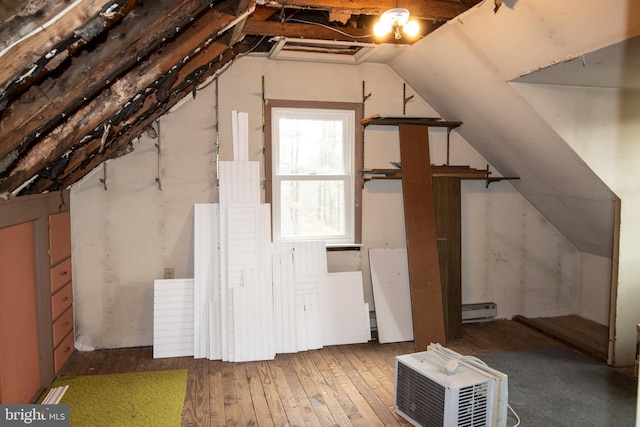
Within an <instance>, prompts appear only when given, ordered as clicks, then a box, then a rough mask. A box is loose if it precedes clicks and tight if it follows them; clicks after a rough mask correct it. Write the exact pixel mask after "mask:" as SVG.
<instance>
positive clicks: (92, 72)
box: [0, 0, 210, 172]
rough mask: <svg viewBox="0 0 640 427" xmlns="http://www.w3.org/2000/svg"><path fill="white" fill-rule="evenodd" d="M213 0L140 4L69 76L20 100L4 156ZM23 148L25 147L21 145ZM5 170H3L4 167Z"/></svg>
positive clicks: (3, 135) (1, 141)
mask: <svg viewBox="0 0 640 427" xmlns="http://www.w3.org/2000/svg"><path fill="white" fill-rule="evenodd" d="M209 4H210V0H158V1H155V2H145V3H144V4H142V5H141V6H140V7H139V9H136V15H137V16H138V17H135V18H133V17H132V18H130V19H125V20H124V22H123V23H122V24H121V25H119V26H118V28H117V29H115V30H114V33H113V34H110V37H113V38H114V39H118V40H119V42H118V43H103V44H101V45H100V46H98V47H97V48H96V49H94V50H93V51H91V52H87V53H85V54H83V55H80V56H79V57H78V58H75V59H74V60H73V62H72V64H71V66H70V67H69V68H68V69H67V70H66V72H65V77H64V79H59V78H51V79H48V80H45V81H44V82H43V83H42V84H40V85H38V86H34V87H32V88H31V89H30V90H29V91H28V92H27V93H25V94H24V95H23V96H22V97H21V98H19V99H18V100H16V101H15V102H14V103H13V104H12V105H11V109H10V111H9V113H8V114H6V115H5V117H4V118H3V119H2V121H0V158H2V157H4V156H6V155H7V154H8V153H9V152H10V151H12V150H14V149H16V148H18V147H20V146H22V147H23V149H26V148H28V146H29V145H31V142H32V141H34V140H35V139H36V135H37V134H43V133H45V132H48V131H49V130H50V129H52V128H53V127H55V126H56V125H58V124H60V123H61V122H63V121H64V118H65V117H68V116H70V115H71V114H73V112H74V111H75V110H77V109H78V108H79V107H80V106H81V105H82V104H83V103H85V102H86V101H87V100H88V99H91V98H93V97H94V96H95V95H96V94H97V93H98V92H99V91H100V90H102V89H104V88H105V87H106V86H108V85H109V84H110V82H113V81H115V80H116V79H117V78H118V76H120V75H122V74H124V73H125V72H127V71H128V70H130V69H131V68H132V67H134V66H135V65H136V63H137V62H139V61H140V59H141V58H144V57H146V56H148V55H149V54H150V53H151V52H152V51H153V50H154V49H156V48H157V47H159V46H160V45H161V44H162V43H163V42H164V41H165V40H166V39H168V38H171V37H174V36H176V33H177V31H176V29H180V30H182V29H183V27H184V26H186V25H187V24H189V23H190V22H191V17H192V16H193V15H194V14H200V13H201V12H202V11H203V10H206V9H208V8H209ZM20 151H22V150H20ZM0 172H1V171H0Z"/></svg>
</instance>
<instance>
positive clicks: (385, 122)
mask: <svg viewBox="0 0 640 427" xmlns="http://www.w3.org/2000/svg"><path fill="white" fill-rule="evenodd" d="M360 123H361V124H362V125H363V126H365V127H366V126H369V125H379V126H398V125H423V126H429V127H443V128H448V129H453V128H457V127H458V126H460V125H461V124H462V122H457V121H448V120H443V119H442V118H440V117H410V116H381V115H379V114H376V115H373V116H369V117H365V118H364V119H362V121H361V122H360Z"/></svg>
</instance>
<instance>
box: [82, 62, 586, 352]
mask: <svg viewBox="0 0 640 427" xmlns="http://www.w3.org/2000/svg"><path fill="white" fill-rule="evenodd" d="M263 78H264V88H265V93H264V97H265V98H267V99H294V100H317V101H341V102H361V101H362V94H363V82H364V84H365V88H364V90H365V93H367V94H369V93H370V94H371V96H370V97H369V98H368V99H367V101H366V103H365V116H366V115H371V114H385V115H389V114H392V115H393V114H395V115H397V114H402V107H403V84H404V82H403V80H402V79H400V78H399V77H398V75H397V74H395V73H394V72H393V71H392V70H391V69H390V68H389V67H388V66H386V65H382V64H362V65H358V66H354V65H336V64H322V63H305V62H294V61H288V62H285V61H272V60H267V59H266V58H264V57H262V56H247V57H244V58H242V59H240V60H238V61H237V62H236V63H235V64H234V65H232V66H231V67H230V68H229V69H227V71H225V72H224V73H223V74H221V76H220V77H219V80H218V84H217V93H216V84H215V83H213V84H208V85H207V86H206V87H205V88H203V89H202V90H200V91H199V92H198V93H197V96H196V98H195V99H188V100H185V102H183V103H182V104H181V105H180V106H179V107H177V108H175V109H174V110H173V111H172V112H171V113H170V114H169V115H167V116H165V117H163V118H162V119H161V120H160V122H159V124H160V132H159V133H160V136H159V139H158V140H152V139H150V138H148V137H147V136H146V135H143V136H142V137H141V138H140V139H139V141H138V142H135V143H134V145H133V147H134V150H135V151H134V152H133V153H131V154H128V155H127V156H125V157H122V158H119V159H115V160H112V161H109V162H108V164H107V190H106V191H105V189H104V186H103V184H102V183H101V181H100V179H101V178H103V169H102V168H98V169H96V170H95V171H94V172H93V173H92V174H90V175H89V176H87V177H86V178H85V179H83V180H82V181H81V182H80V183H78V184H76V185H74V186H73V188H72V191H71V193H72V194H71V195H72V202H73V203H72V206H73V212H72V221H73V239H74V266H75V267H74V268H75V270H74V278H75V279H74V286H75V289H76V299H75V302H76V312H77V316H76V319H77V334H78V335H79V336H78V341H79V342H80V343H81V344H82V345H84V346H86V348H91V347H95V348H110V347H128V346H138V345H150V344H151V343H152V334H153V331H152V311H153V307H152V289H153V280H154V279H158V278H162V277H163V273H164V268H174V269H175V270H174V271H175V277H176V278H180V277H183V278H188V277H191V276H192V274H193V267H192V264H193V250H192V246H193V236H192V234H193V225H192V216H193V204H194V203H200V202H216V201H217V191H216V186H215V162H216V154H215V153H216V150H215V144H216V140H218V141H219V143H220V153H219V159H220V160H230V159H231V156H232V152H233V150H232V145H231V111H232V110H239V111H246V112H247V113H248V114H249V158H250V160H259V161H261V160H262V144H263V138H262V97H263V94H262V87H263V86H262V85H263ZM203 85H206V83H205V84H203ZM411 95H415V96H414V98H412V99H411V100H410V101H409V102H408V103H407V106H406V109H407V110H406V112H407V114H408V115H417V116H429V117H432V116H439V114H438V113H437V112H436V111H435V110H433V108H431V107H430V106H429V105H428V103H427V102H425V101H424V100H423V99H422V98H420V97H419V96H417V95H416V94H415V92H414V91H413V89H412V88H411V87H410V86H407V87H406V96H411ZM216 98H217V99H218V101H219V110H218V114H219V118H220V122H219V128H220V134H219V138H217V137H216V133H215V130H216V123H215V117H216V108H215V107H216V102H215V101H216ZM430 139H431V147H432V154H431V159H432V161H433V163H436V164H443V163H445V162H446V160H447V135H446V131H444V130H442V129H433V130H431V131H430ZM158 141H159V142H160V145H161V150H162V156H161V158H160V165H161V172H162V173H161V176H162V190H160V189H159V186H158V183H157V182H156V178H157V177H158V152H157V149H156V147H155V146H154V144H155V143H157V142H158ZM399 160H400V156H399V146H398V132H397V129H393V128H389V127H376V126H370V127H368V128H367V130H366V131H365V167H388V166H389V163H388V162H390V161H399ZM450 164H458V165H470V166H472V167H475V168H484V167H486V165H487V162H486V160H485V159H484V158H482V156H480V155H479V154H478V153H477V152H476V151H475V150H474V149H473V148H471V147H470V145H469V144H468V143H467V142H466V141H465V140H464V139H463V138H462V137H461V136H460V134H459V133H457V132H455V131H454V132H453V133H452V135H451V140H450ZM263 173H264V172H263ZM475 184H476V185H474V186H472V187H470V188H467V186H466V185H465V186H464V188H465V190H464V194H463V198H464V200H465V202H464V203H465V205H466V206H470V207H471V209H470V210H468V211H467V212H465V214H464V218H465V221H466V224H465V230H466V231H465V233H466V235H467V236H470V237H469V241H470V242H471V243H469V244H467V246H465V248H466V249H465V251H466V252H465V254H463V266H465V267H463V268H467V267H466V265H471V266H472V267H470V268H472V270H471V271H469V272H467V273H465V275H464V278H465V279H464V280H465V284H464V285H463V286H464V289H465V290H468V292H469V294H468V295H465V296H464V298H465V299H466V301H467V302H480V301H471V299H475V298H478V299H481V300H483V301H484V300H486V299H498V297H500V296H506V295H508V296H509V297H508V298H502V299H500V300H499V301H496V302H498V303H499V315H500V316H501V317H509V316H511V315H513V314H519V313H521V312H522V310H523V307H526V310H527V312H526V313H527V314H530V315H534V316H535V315H537V314H547V313H555V314H564V313H567V312H572V311H574V310H575V309H576V307H575V298H573V299H572V298H569V299H568V298H564V295H565V294H567V295H572V294H573V295H574V297H575V292H576V282H575V281H576V280H577V274H576V273H575V271H576V268H577V265H578V264H579V253H578V252H577V251H576V250H575V248H573V247H572V246H571V245H570V244H568V243H567V241H566V239H565V238H564V237H563V236H561V235H560V234H558V233H556V232H555V229H554V228H553V227H551V226H550V225H549V223H548V222H547V221H545V220H544V219H543V218H542V217H541V216H540V215H539V214H537V213H536V212H535V210H533V209H532V208H531V206H530V205H529V204H528V202H526V201H525V200H524V199H523V198H522V197H521V196H520V195H519V193H518V192H517V191H516V190H515V189H514V188H513V186H512V185H511V184H510V183H509V182H506V181H505V182H498V183H494V184H491V187H489V189H486V188H485V184H484V182H479V183H475ZM481 212H482V213H481ZM362 227H363V232H362V235H363V247H362V249H361V251H360V253H359V254H358V255H355V254H354V253H353V252H352V251H347V252H344V253H342V254H341V253H339V252H334V253H331V255H330V256H329V259H330V260H331V263H332V265H330V266H329V268H330V269H332V271H343V270H345V269H349V268H358V267H359V268H361V269H362V272H363V279H364V294H365V301H366V302H367V303H369V304H370V306H371V307H374V305H375V301H374V300H373V295H372V290H371V279H370V273H369V261H368V249H369V248H395V247H404V245H405V235H404V221H403V210H402V189H401V183H400V181H393V182H392V181H374V182H370V183H367V184H365V186H364V188H363V220H362ZM504 236H508V237H506V238H507V239H509V240H510V244H509V245H503V243H504V242H503V240H504V239H505V237H504ZM523 236H524V237H525V238H523ZM539 236H544V237H545V238H544V239H542V238H539ZM485 252H488V253H495V252H501V253H505V254H506V253H508V256H509V259H508V262H506V263H501V264H499V265H497V266H496V265H495V263H494V262H492V263H488V262H486V258H487V257H486V255H485ZM505 256H506V255H505ZM478 257H481V258H478ZM559 258H561V259H562V260H563V262H562V265H561V266H560V267H558V266H557V264H558V259H559ZM481 270H482V271H481ZM546 271H552V273H549V274H546V273H545V272H546ZM476 272H478V273H476ZM478 274H483V275H485V276H487V277H488V278H489V280H484V279H483V282H482V284H481V285H479V284H478V283H479V282H478V280H477V279H478ZM541 275H542V276H544V278H545V280H544V281H539V280H538V279H539V278H540V276H541ZM534 281H535V282H536V284H535V285H534V284H533V282H534ZM529 282H531V283H529ZM489 284H490V287H489ZM478 286H480V287H478ZM550 292H551V293H554V294H558V293H559V294H561V295H562V296H563V297H562V298H557V299H555V300H554V301H550V300H549V298H548V294H549V293H550Z"/></svg>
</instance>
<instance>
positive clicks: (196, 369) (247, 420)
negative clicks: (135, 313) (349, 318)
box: [61, 320, 561, 426]
mask: <svg viewBox="0 0 640 427" xmlns="http://www.w3.org/2000/svg"><path fill="white" fill-rule="evenodd" d="M558 345H561V344H559V343H558V342H556V341H554V340H553V339H551V338H549V337H547V336H545V335H543V334H541V333H538V332H536V331H534V330H533V329H531V328H528V327H526V326H524V325H522V324H520V323H518V322H515V321H508V320H499V321H494V322H490V323H478V324H469V325H464V327H463V337H462V338H460V339H457V340H455V341H451V342H449V343H447V345H446V346H447V347H448V348H451V349H452V350H455V351H457V352H459V353H461V354H468V355H472V354H481V353H493V352H501V351H516V350H528V349H534V348H542V347H552V346H558ZM413 351H414V350H413V343H412V342H405V343H393V344H379V343H377V342H370V343H367V344H353V345H345V346H330V347H324V348H322V349H320V350H312V351H305V352H300V353H295V354H279V355H277V356H276V358H275V359H274V360H269V361H259V362H242V363H230V362H221V361H210V360H206V359H194V358H193V357H180V358H168V359H153V357H152V348H151V347H139V348H128V349H116V350H99V351H93V352H76V353H74V354H73V355H72V356H71V358H70V359H69V361H68V362H67V364H66V365H65V366H64V368H63V369H62V371H61V375H94V374H111V373H125V372H139V371H153V370H163V369H184V368H186V369H188V370H189V376H188V383H187V393H186V396H185V403H184V413H183V418H182V425H183V426H236V425H237V426H252V425H258V426H284V425H291V426H293V425H304V426H335V425H340V426H383V425H384V426H408V425H410V424H408V423H407V422H406V421H404V420H403V419H402V418H400V417H399V416H398V415H397V414H395V412H394V410H393V393H394V388H393V387H394V378H395V372H394V369H395V356H397V355H400V354H406V353H412V352H413Z"/></svg>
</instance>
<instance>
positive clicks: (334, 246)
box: [327, 243, 364, 251]
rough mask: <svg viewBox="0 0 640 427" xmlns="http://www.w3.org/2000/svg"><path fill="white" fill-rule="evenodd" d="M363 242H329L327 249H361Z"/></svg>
mask: <svg viewBox="0 0 640 427" xmlns="http://www.w3.org/2000/svg"><path fill="white" fill-rule="evenodd" d="M363 246H364V245H363V244H362V243H327V251H359V250H360V249H361V248H362V247H363Z"/></svg>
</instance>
